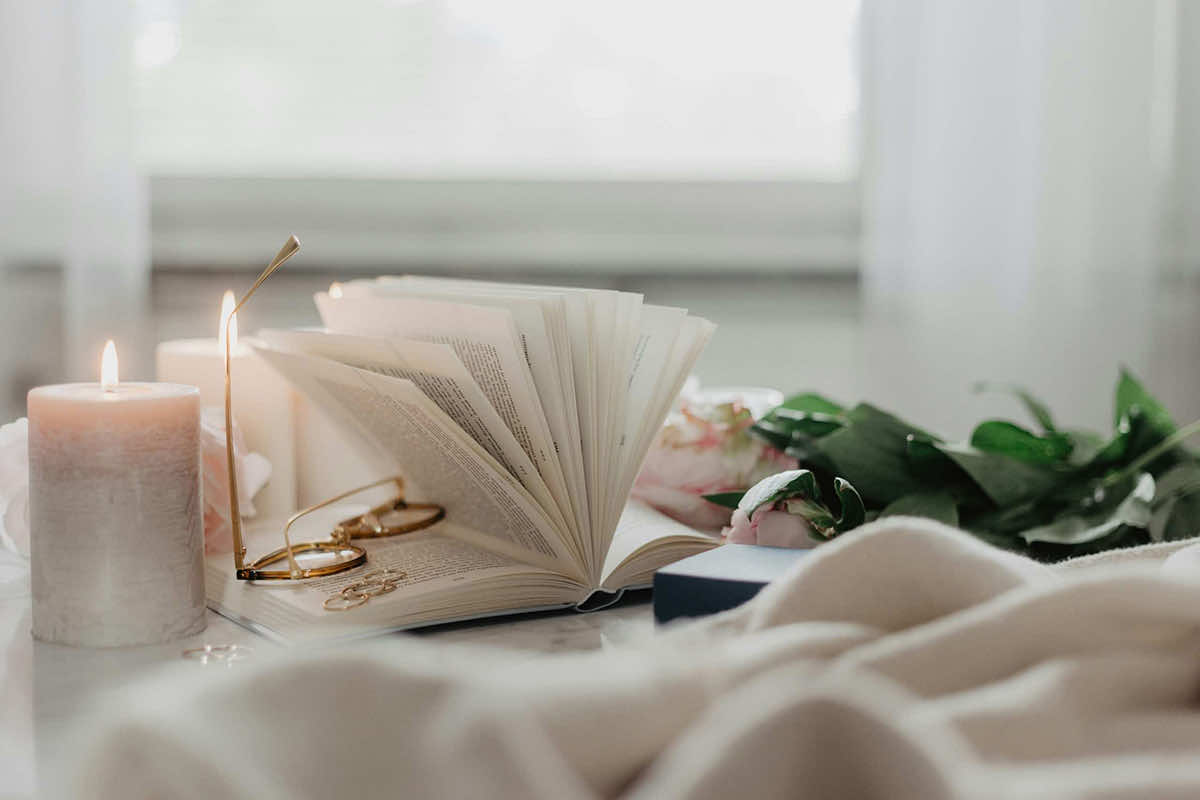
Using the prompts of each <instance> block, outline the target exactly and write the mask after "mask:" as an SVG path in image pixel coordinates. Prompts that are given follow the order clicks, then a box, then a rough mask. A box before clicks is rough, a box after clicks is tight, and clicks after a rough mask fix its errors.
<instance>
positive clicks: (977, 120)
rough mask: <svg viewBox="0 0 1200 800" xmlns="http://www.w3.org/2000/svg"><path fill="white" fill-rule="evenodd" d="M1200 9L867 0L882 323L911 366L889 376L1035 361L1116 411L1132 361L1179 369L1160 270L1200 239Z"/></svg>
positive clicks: (916, 399)
mask: <svg viewBox="0 0 1200 800" xmlns="http://www.w3.org/2000/svg"><path fill="white" fill-rule="evenodd" d="M1197 20H1200V4H1193V5H1190V6H1189V5H1188V4H1186V3H1176V2H1174V0H1150V1H1149V2H1132V1H1128V2H1126V1H1125V0H974V1H973V2H961V0H866V2H865V4H864V9H863V52H864V58H863V62H864V80H863V85H864V122H865V124H864V142H863V156H864V180H863V187H864V212H865V215H864V227H865V237H864V267H863V287H864V294H865V296H866V299H867V306H868V308H869V309H871V310H872V311H871V313H869V314H867V320H868V321H867V324H866V332H865V336H866V344H867V347H869V348H873V349H875V350H879V351H882V352H883V354H884V357H882V358H873V359H871V361H872V363H875V364H879V363H882V364H885V365H888V364H894V365H896V366H895V367H894V368H893V369H889V368H888V367H887V366H885V367H884V368H882V369H877V370H876V371H875V372H874V374H872V375H868V376H865V378H864V384H865V386H866V389H867V391H868V392H872V391H879V392H880V393H881V394H882V395H883V396H889V395H890V396H896V395H900V398H899V400H898V402H899V403H900V405H901V407H904V406H905V404H906V402H907V404H908V405H909V406H911V407H912V409H913V410H919V409H917V408H916V407H917V406H918V404H919V403H920V402H921V397H922V396H927V393H928V392H929V391H930V387H931V386H934V387H939V388H940V387H944V388H945V389H946V390H949V391H960V392H963V393H964V399H965V390H966V386H967V385H968V384H969V383H970V382H971V381H973V380H976V379H982V378H991V379H997V378H1000V379H1006V380H1017V381H1020V382H1023V383H1029V384H1032V385H1034V386H1036V387H1039V388H1042V389H1043V390H1044V392H1045V393H1046V394H1048V395H1049V396H1050V399H1052V400H1057V401H1058V402H1059V403H1060V404H1062V405H1071V406H1072V407H1074V408H1076V409H1078V411H1079V413H1081V414H1082V415H1083V418H1084V419H1085V420H1086V421H1088V422H1090V423H1092V424H1097V425H1098V424H1101V423H1102V422H1105V421H1106V416H1107V414H1108V406H1109V402H1110V399H1109V398H1110V391H1109V387H1110V386H1111V383H1112V381H1113V379H1114V378H1115V373H1116V367H1117V364H1118V363H1120V362H1125V363H1128V364H1130V365H1132V366H1134V367H1135V368H1137V369H1140V370H1143V371H1148V372H1151V373H1153V372H1155V371H1156V370H1157V371H1158V372H1160V373H1165V372H1166V371H1167V369H1166V367H1159V366H1157V365H1156V362H1155V358H1154V353H1155V348H1156V345H1157V344H1158V340H1157V339H1156V338H1155V337H1156V333H1155V325H1154V324H1153V323H1154V321H1155V315H1156V314H1157V312H1158V305H1159V299H1158V297H1156V295H1155V294H1154V291H1155V290H1154V288H1153V286H1154V283H1155V279H1156V278H1158V277H1159V276H1160V275H1161V274H1162V273H1163V271H1168V272H1170V271H1181V270H1187V269H1193V268H1194V266H1195V264H1196V262H1197V260H1198V259H1197V258H1196V254H1197V253H1200V248H1197V247H1196V246H1195V245H1196V244H1200V237H1197V236H1196V235H1195V234H1191V236H1192V239H1191V243H1188V242H1185V241H1184V240H1183V238H1182V236H1181V233H1183V232H1187V231H1190V230H1191V229H1194V228H1195V227H1196V226H1195V225H1194V224H1192V223H1190V222H1188V221H1187V220H1186V219H1184V217H1183V214H1184V213H1185V209H1187V208H1189V206H1188V205H1187V203H1188V202H1190V203H1191V205H1190V209H1191V215H1192V216H1191V219H1192V220H1194V219H1195V214H1196V212H1197V210H1200V203H1197V200H1198V199H1200V191H1198V189H1200V179H1198V176H1200V171H1198V170H1197V156H1196V151H1197V149H1198V147H1197V145H1196V141H1197V139H1196V134H1197V132H1200V121H1198V120H1197V116H1196V115H1197V110H1198V109H1200V93H1197V88H1200V72H1198V71H1197V69H1198V67H1200V58H1198V57H1197V55H1196V54H1195V52H1194V47H1192V43H1193V42H1194V41H1196V38H1195V36H1194V35H1193V34H1194V33H1197V32H1200V26H1198V25H1197ZM1189 37H1190V41H1189ZM1188 92H1190V96H1189V95H1188V94H1187V93H1188ZM1188 126H1190V128H1189V127H1188ZM1189 135H1190V137H1191V141H1187V140H1186V138H1183V137H1186V136H1189ZM1189 198H1190V201H1189V200H1188V199H1189ZM1189 248H1190V249H1191V252H1189ZM1157 377H1159V378H1162V379H1166V380H1170V379H1171V377H1170V376H1169V375H1159V376H1157ZM1192 388H1197V387H1192ZM868 396H871V395H870V394H868ZM967 405H968V404H965V403H964V410H963V413H962V415H961V417H962V418H961V419H957V420H955V421H956V422H957V423H960V424H965V423H966V422H967V421H968V419H970V418H977V414H978V408H974V409H969V408H966V406H967Z"/></svg>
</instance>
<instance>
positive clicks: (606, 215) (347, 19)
mask: <svg viewBox="0 0 1200 800" xmlns="http://www.w3.org/2000/svg"><path fill="white" fill-rule="evenodd" d="M1197 41H1200V3H1189V2H1186V1H1185V0H1144V2H1135V1H1134V0H1127V1H1118V0H1108V1H1104V0H1053V1H1050V0H1046V1H1045V2H1036V1H1034V0H973V1H972V2H961V1H960V0H906V1H905V2H900V0H861V1H860V0H821V1H820V2H816V1H812V0H739V2H737V3H730V2H711V3H695V2H684V0H638V1H637V2H634V1H633V0H603V2H601V1H600V0H554V1H552V0H504V2H496V0H346V1H345V2H340V3H328V2H313V0H287V1H286V2H285V0H237V2H234V1H233V0H140V1H139V2H133V3H129V2H118V0H38V2H28V1H27V0H0V342H2V344H0V418H3V419H5V420H7V419H10V418H12V417H15V416H18V415H21V414H23V413H24V395H25V392H26V391H27V390H28V389H29V388H30V387H31V386H33V385H37V384H40V383H49V382H55V381H60V380H65V379H74V380H80V379H83V380H95V379H96V372H97V369H98V359H99V353H100V347H101V345H102V343H103V341H104V339H106V338H109V337H112V338H115V339H117V342H118V347H119V350H120V353H121V356H122V376H123V377H125V378H129V379H135V378H142V379H150V378H152V377H153V359H152V353H153V347H154V344H155V343H156V342H157V341H159V340H160V339H166V338H178V337H185V336H214V335H215V330H216V325H217V319H218V314H219V308H220V299H221V294H222V292H223V291H224V290H225V289H226V288H233V289H235V291H239V292H240V291H242V290H244V289H245V288H246V287H247V286H248V285H249V284H250V282H251V281H252V280H253V277H254V274H255V273H256V271H257V270H259V269H261V267H262V266H263V265H265V263H266V262H267V261H268V260H269V258H270V257H271V255H273V254H274V252H275V250H276V249H277V248H278V247H279V245H280V244H281V243H282V241H283V240H284V239H285V238H286V236H287V235H288V234H290V233H293V232H294V233H296V234H297V235H298V236H299V238H300V240H301V242H302V243H303V250H302V252H301V255H300V257H298V258H296V259H293V261H292V262H289V264H288V266H287V268H286V271H285V272H283V273H281V274H279V275H278V276H277V277H276V278H273V279H272V282H271V284H269V285H268V287H267V290H266V291H264V292H263V293H261V294H260V295H259V296H256V299H255V302H254V304H253V305H252V306H251V307H249V308H248V309H247V311H246V312H245V313H244V315H243V320H242V323H241V327H242V330H243V331H246V330H253V329H256V328H258V327H261V326H265V325H290V324H312V323H314V322H315V321H316V313H315V310H314V309H313V305H312V302H311V293H312V292H313V291H314V290H317V289H320V288H324V287H325V286H327V285H328V284H329V283H330V281H332V280H344V279H348V278H352V277H356V276H363V275H374V274H379V273H389V272H419V273H437V274H452V275H456V276H464V277H489V278H499V279H526V280H536V281H541V282H556V283H571V284H587V285H593V286H602V287H613V288H620V289H626V290H631V291H639V292H644V293H645V294H646V296H647V298H648V299H649V300H650V301H651V302H659V303H667V304H677V305H684V306H687V307H689V308H691V309H692V310H693V311H695V312H696V313H699V314H702V315H704V316H707V317H709V318H711V319H712V320H714V321H715V322H717V323H718V324H719V325H720V329H719V331H718V333H717V336H716V338H715V340H714V341H713V343H712V345H711V346H710V348H709V350H708V352H707V353H706V354H705V356H704V359H703V361H702V362H701V364H700V367H699V373H700V376H701V378H702V380H703V381H704V382H705V383H706V384H714V385H715V384H742V385H747V384H751V385H769V386H774V387H776V388H779V389H783V390H792V389H802V388H804V389H815V390H819V391H823V392H825V393H827V394H829V395H832V396H834V397H837V398H839V399H841V400H845V401H853V400H856V399H860V398H867V399H870V400H872V401H873V402H876V403H877V404H880V405H884V406H885V407H890V408H894V409H896V410H898V411H899V412H901V413H902V414H904V415H906V416H909V417H911V418H912V419H913V421H914V422H917V423H920V424H924V425H925V426H926V427H932V428H934V429H936V430H939V431H942V432H945V433H947V434H950V435H960V434H963V433H965V432H966V431H967V430H968V428H969V426H970V424H971V423H972V422H973V421H975V420H977V419H979V418H980V417H982V416H984V415H988V414H1004V415H1013V414H1016V413H1017V409H1016V408H1015V407H1014V406H1013V405H1012V403H1011V401H1009V400H1007V399H1005V398H1002V397H992V396H986V397H981V396H976V395H973V394H972V393H971V390H970V387H971V384H972V383H973V382H975V381H977V380H981V379H987V380H994V381H1012V382H1018V383H1022V384H1025V385H1027V386H1029V387H1030V388H1032V389H1033V390H1035V391H1036V392H1038V393H1040V394H1041V395H1042V396H1043V397H1044V398H1046V399H1047V400H1048V401H1049V402H1050V403H1051V405H1052V406H1053V407H1054V408H1055V409H1056V410H1057V411H1058V413H1059V416H1060V417H1061V418H1063V419H1066V420H1069V421H1073V422H1075V423H1078V424H1082V425H1088V426H1092V427H1098V428H1107V427H1108V426H1109V425H1110V424H1111V420H1110V408H1111V393H1112V390H1111V387H1112V385H1113V383H1114V381H1115V378H1116V374H1117V369H1118V365H1119V364H1127V365H1129V366H1130V367H1131V368H1133V369H1134V370H1135V371H1136V372H1138V373H1139V374H1140V375H1141V377H1142V378H1143V379H1144V380H1145V381H1146V382H1147V383H1148V384H1149V386H1150V387H1151V388H1152V389H1153V390H1155V391H1157V392H1158V393H1159V394H1160V396H1161V397H1162V398H1163V399H1164V401H1165V402H1166V404H1167V405H1168V407H1169V408H1170V409H1171V410H1172V411H1173V412H1174V413H1175V414H1176V416H1178V417H1180V418H1181V419H1192V418H1195V417H1200V369H1198V367H1200V302H1198V301H1200V230H1198V226H1197V225H1196V224H1195V223H1196V222H1197V221H1200V51H1198V50H1197V48H1195V47H1194V46H1189V44H1194V43H1195V42H1197Z"/></svg>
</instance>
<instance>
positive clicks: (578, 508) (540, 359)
mask: <svg viewBox="0 0 1200 800" xmlns="http://www.w3.org/2000/svg"><path fill="white" fill-rule="evenodd" d="M344 291H345V292H346V293H347V294H349V295H350V296H356V295H357V296H371V295H382V296H389V295H390V296H397V295H400V296H408V297H420V298H425V299H428V300H436V301H440V302H458V303H468V304H470V305H479V306H492V307H498V308H504V309H507V310H508V311H509V312H511V314H512V319H513V324H514V325H515V326H516V328H517V333H518V335H519V336H520V338H521V344H522V350H523V352H524V354H525V358H526V361H527V362H528V364H529V369H530V372H531V373H532V375H533V380H534V384H535V385H536V387H537V393H538V397H539V398H540V399H541V401H542V408H543V410H544V411H545V412H546V420H547V423H548V424H549V426H550V433H551V436H552V437H553V442H554V448H555V451H556V452H557V454H558V457H559V461H560V463H561V464H562V467H563V474H564V477H565V478H566V482H567V489H568V491H569V494H570V498H571V501H572V507H573V508H574V511H575V516H576V521H577V527H578V528H579V529H580V530H584V529H586V527H587V525H588V523H587V519H588V516H587V507H586V506H587V481H586V477H585V475H584V469H583V450H582V446H581V442H580V433H579V410H578V401H577V398H576V388H575V371H574V366H573V365H572V354H571V341H570V335H569V333H568V329H567V310H566V303H565V302H564V298H563V297H562V296H561V295H555V294H550V293H547V292H531V291H526V290H525V288H524V287H521V286H512V285H506V284H499V285H494V284H486V283H480V282H476V281H463V280H455V279H445V278H429V277H423V276H416V275H402V276H383V277H380V278H377V279H376V280H374V281H354V282H351V283H350V284H346V285H344ZM359 293H361V294H359Z"/></svg>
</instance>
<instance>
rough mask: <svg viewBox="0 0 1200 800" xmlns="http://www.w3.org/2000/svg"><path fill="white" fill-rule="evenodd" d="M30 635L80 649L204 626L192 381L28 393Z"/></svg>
mask: <svg viewBox="0 0 1200 800" xmlns="http://www.w3.org/2000/svg"><path fill="white" fill-rule="evenodd" d="M28 414H29V513H30V550H31V575H32V590H33V635H34V637H35V638H38V639H41V640H44V641H50V642H59V643H62V644H72V645H81V646H88V647H115V646H120V645H135V644H150V643H155V642H165V641H170V640H171V639H177V638H180V637H183V636H188V635H190V634H193V633H198V632H199V631H202V630H203V629H204V624H205V620H204V527H203V521H202V516H201V515H202V507H203V504H202V502H201V495H200V493H201V483H200V395H199V392H197V391H196V388H195V387H194V386H182V385H178V384H171V383H119V382H118V376H117V358H116V350H115V348H114V347H113V344H112V342H109V343H108V345H107V346H106V347H105V349H104V359H103V367H102V369H101V382H100V383H68V384H61V385H58V386H41V387H38V388H36V389H33V390H32V391H30V393H29V397H28Z"/></svg>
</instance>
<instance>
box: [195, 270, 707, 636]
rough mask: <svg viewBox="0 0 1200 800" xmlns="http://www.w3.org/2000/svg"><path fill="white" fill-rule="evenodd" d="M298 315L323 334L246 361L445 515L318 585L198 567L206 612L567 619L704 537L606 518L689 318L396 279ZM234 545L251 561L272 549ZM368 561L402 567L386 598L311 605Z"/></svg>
mask: <svg viewBox="0 0 1200 800" xmlns="http://www.w3.org/2000/svg"><path fill="white" fill-rule="evenodd" d="M316 302H317V308H318V310H319V312H320V314H321V320H322V322H323V323H324V329H321V330H316V329H313V330H266V331H262V332H261V333H260V334H259V343H258V345H257V349H258V352H259V353H260V354H261V355H262V356H263V358H264V359H266V361H267V362H268V363H269V364H271V365H272V366H273V367H274V368H275V369H277V370H278V371H279V372H280V373H282V374H283V375H284V376H285V377H286V378H288V380H290V381H291V382H292V384H293V385H294V386H295V387H296V388H297V389H298V390H299V391H300V392H303V393H304V394H305V395H307V396H308V398H309V399H310V400H311V401H312V402H313V403H314V404H315V405H316V406H317V407H318V408H320V409H322V410H323V411H324V412H325V413H326V414H327V415H328V416H329V418H330V419H331V420H332V421H333V422H334V423H335V424H336V425H337V426H338V427H339V429H340V430H341V431H342V432H343V433H344V435H345V440H346V446H347V447H351V448H354V450H355V452H356V453H358V454H361V456H362V458H363V459H365V460H367V462H368V463H370V464H371V465H373V466H376V467H377V468H378V469H379V477H381V478H382V477H386V476H387V475H389V474H400V475H403V476H404V477H405V479H406V481H407V482H408V491H407V497H408V499H410V500H414V501H430V502H436V503H439V504H441V505H442V506H444V507H445V509H446V518H445V519H444V520H443V521H441V522H439V523H437V524H436V525H434V526H433V527H431V528H429V529H427V530H424V531H421V532H419V533H411V534H403V535H399V536H394V537H390V538H384V539H371V540H366V541H365V542H364V541H361V540H360V541H359V542H358V543H359V544H362V545H363V546H364V547H365V548H366V549H367V553H368V563H367V564H366V565H364V566H362V567H358V568H356V569H354V570H350V571H347V572H344V573H341V574H338V575H334V576H330V577H328V578H317V579H311V580H306V581H299V582H291V581H285V582H281V583H282V584H285V585H270V584H265V583H257V584H245V583H242V582H239V581H237V580H235V579H234V577H233V568H232V564H231V563H226V562H225V559H216V558H214V559H210V560H209V562H210V563H209V567H208V571H209V574H208V593H209V602H210V605H212V606H213V607H214V608H215V609H216V610H218V611H219V612H221V613H224V614H226V615H227V616H230V617H233V618H234V619H237V620H238V621H241V622H243V623H245V624H249V625H251V626H253V627H255V628H256V629H258V630H260V631H261V632H263V633H265V634H267V635H269V636H272V637H274V638H278V639H282V640H298V639H309V638H328V637H341V636H353V635H362V634H365V633H371V632H377V631H380V630H385V629H400V628H408V627H416V626H419V625H428V624H436V623H442V622H448V621H453V620H459V619H466V618H473V617H481V616H489V615H498V614H507V613H515V612H518V611H528V610H540V609H546V608H551V607H563V606H576V607H580V608H587V607H592V606H598V605H603V604H605V602H606V601H611V600H613V599H615V597H616V596H618V595H619V593H620V591H621V590H623V589H624V588H626V587H630V586H643V585H647V584H648V583H649V582H650V579H651V577H652V576H653V573H654V571H655V570H656V569H657V568H659V567H660V566H663V565H664V564H667V563H670V562H672V561H675V560H677V559H680V558H683V557H686V556H689V555H692V554H694V553H696V552H699V551H701V550H704V549H707V548H709V547H712V546H713V545H715V544H716V543H717V540H716V539H715V538H714V537H712V536H709V535H705V534H702V533H699V532H696V531H694V530H692V529H690V528H688V527H686V526H683V525H680V524H678V523H675V522H673V521H672V520H670V519H668V518H666V517H664V516H662V515H660V514H657V513H656V512H654V511H652V510H650V509H648V508H646V507H644V506H638V505H630V506H629V507H628V508H627V507H626V500H627V498H628V496H629V491H630V488H631V487H632V485H633V481H634V479H635V477H636V476H637V472H638V469H639V467H640V466H641V463H642V459H643V458H644V456H645V454H646V451H647V449H648V448H649V447H650V444H651V443H652V441H653V439H654V436H655V434H656V432H657V431H658V429H659V427H660V426H661V425H662V423H663V420H664V419H665V417H666V415H667V413H668V412H669V411H670V408H671V405H672V403H673V402H674V400H675V398H676V396H677V395H678V393H679V390H680V388H681V387H682V385H683V382H684V380H685V379H686V377H687V375H688V373H689V372H690V371H691V369H692V367H693V365H694V364H695V362H696V359H697V358H698V357H699V355H700V352H701V351H702V350H703V348H704V345H705V344H706V343H707V341H708V339H709V337H710V336H711V335H712V332H713V329H714V326H713V325H712V324H711V323H709V322H708V321H706V320H703V319H700V318H698V317H693V316H689V315H688V314H687V312H686V311H685V310H683V309H678V308H667V307H663V306H654V305H649V304H646V303H644V302H643V301H642V297H641V295H638V294H632V293H629V292H618V291H606V290H592V289H574V288H554V287H542V286H524V285H513V284H499V283H484V282H475V281H462V280H450V279H439V278H424V277H416V276H403V277H384V278H378V279H375V280H367V281H354V282H351V283H347V284H343V285H341V286H340V287H339V288H338V290H337V291H335V293H334V295H331V294H329V293H321V294H318V295H317V297H316ZM299 435H303V431H301V432H300V433H299ZM345 488H347V489H349V488H352V487H350V486H347V487H345ZM362 510H365V504H364V505H363V506H362V507H360V508H351V507H346V506H343V507H340V508H339V507H335V508H332V509H329V510H328V511H329V514H328V515H313V516H311V517H305V518H303V519H302V523H303V524H304V525H307V526H316V527H317V529H315V530H314V529H312V528H310V529H309V530H306V531H302V532H301V533H297V534H296V536H301V537H303V536H304V535H305V534H309V537H310V538H325V537H327V535H328V531H329V530H330V529H331V528H332V524H333V522H334V521H335V520H337V519H342V518H345V517H347V516H350V515H352V514H354V513H356V512H360V511H362ZM321 526H325V529H324V530H323V531H322V530H320V529H319V528H320V527H321ZM262 535H264V536H269V535H274V536H276V537H277V536H278V528H277V527H275V528H273V529H269V530H264V531H263V534H262ZM254 537H255V534H253V533H252V534H251V538H250V540H249V546H250V550H251V552H254V551H255V550H256V548H257V549H258V550H259V551H260V552H261V551H265V550H267V549H271V548H273V547H275V546H277V545H278V542H277V541H274V540H271V541H269V542H256V541H255V538H254ZM382 567H395V568H398V569H402V570H404V571H405V572H406V573H407V577H406V578H405V579H404V580H402V581H401V582H400V585H399V588H398V589H397V590H396V591H394V592H392V593H390V594H386V595H381V596H379V597H373V598H371V600H370V601H369V602H368V603H366V604H365V605H362V606H360V607H357V608H354V609H351V610H349V611H342V612H331V611H326V610H325V609H324V608H323V607H322V603H323V602H324V600H325V599H326V598H327V597H329V596H330V595H332V594H335V593H337V592H338V591H340V590H341V589H342V588H343V587H344V586H347V585H349V584H351V583H353V582H354V581H355V580H357V579H358V576H359V575H360V574H361V573H364V572H367V571H370V570H373V569H380V568H382Z"/></svg>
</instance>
